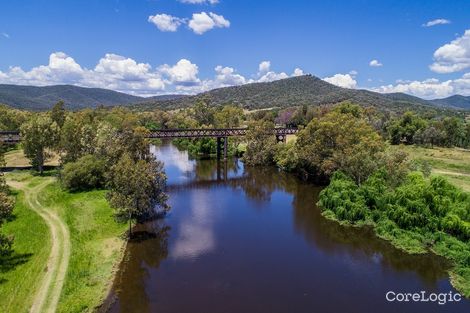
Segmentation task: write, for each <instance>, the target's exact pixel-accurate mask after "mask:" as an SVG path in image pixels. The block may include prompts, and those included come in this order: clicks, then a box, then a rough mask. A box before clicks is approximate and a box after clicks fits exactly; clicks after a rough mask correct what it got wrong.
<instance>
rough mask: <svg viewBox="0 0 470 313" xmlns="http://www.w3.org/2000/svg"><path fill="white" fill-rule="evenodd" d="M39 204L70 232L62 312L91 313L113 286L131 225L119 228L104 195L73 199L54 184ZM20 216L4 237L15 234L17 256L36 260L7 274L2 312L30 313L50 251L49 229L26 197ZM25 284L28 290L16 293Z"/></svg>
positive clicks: (34, 180) (33, 180)
mask: <svg viewBox="0 0 470 313" xmlns="http://www.w3.org/2000/svg"><path fill="white" fill-rule="evenodd" d="M8 175H9V179H18V180H22V181H23V182H24V181H26V182H27V183H29V184H30V186H33V185H37V184H39V183H41V180H43V179H45V178H43V177H33V176H31V175H30V174H29V173H25V172H21V173H19V172H17V173H10V174H8ZM39 202H40V203H41V204H42V205H43V206H45V207H47V208H48V209H50V210H54V211H56V212H57V214H58V216H59V217H60V218H61V219H62V220H63V221H64V222H65V223H66V224H67V226H68V228H69V232H70V241H71V255H70V260H69V266H68V270H67V274H66V279H65V283H64V287H63V289H62V293H61V297H60V300H59V304H58V308H57V311H58V312H91V311H93V310H94V308H96V306H98V305H99V304H100V303H101V302H102V300H103V299H104V298H105V297H106V295H107V292H108V289H109V287H110V285H111V283H112V279H113V276H114V273H113V272H114V269H115V267H116V266H117V265H118V264H119V262H120V260H121V258H122V254H123V248H124V245H125V240H123V239H122V237H121V235H122V234H123V233H124V232H125V230H126V229H127V228H126V225H125V224H119V223H116V221H115V220H114V217H113V211H112V209H111V208H110V207H109V205H108V204H107V202H106V199H105V191H102V190H98V191H90V192H81V193H68V192H65V191H63V190H62V189H61V188H60V185H59V183H58V182H57V181H54V182H53V183H52V184H50V185H48V186H47V187H46V188H45V189H44V191H43V192H42V193H41V194H40V196H39ZM15 214H16V215H17V217H16V219H15V220H14V221H12V222H9V223H8V224H7V225H6V227H5V232H6V233H9V234H15V237H16V238H15V253H32V255H33V256H31V257H30V258H29V259H27V260H26V263H24V264H23V265H21V266H17V267H16V268H15V270H14V271H9V272H6V273H4V274H2V277H4V278H5V279H7V281H6V282H4V283H2V284H0V294H1V295H2V297H0V312H27V311H28V308H29V306H30V305H31V303H30V302H28V299H31V298H32V297H33V296H34V293H35V292H34V291H35V290H37V288H35V287H37V285H38V283H40V280H41V279H40V277H41V275H40V274H41V272H42V271H44V266H45V263H46V261H47V257H48V254H49V250H50V237H49V233H48V229H47V226H46V225H45V224H44V222H43V221H42V219H41V218H40V217H39V216H38V215H36V214H35V213H34V212H32V211H31V210H29V209H28V208H27V207H26V206H25V205H24V203H23V201H22V196H21V193H20V194H19V197H18V204H17V208H16V209H15ZM31 273H35V274H36V275H31ZM20 281H21V282H22V283H23V286H24V288H20V289H21V291H20V292H16V293H15V292H13V291H14V289H15V288H16V289H18V288H17V287H16V286H17V285H18V282H20ZM3 295H8V296H6V297H5V296H3ZM10 303H11V305H10ZM7 305H9V306H8V307H7ZM3 308H9V309H8V310H4V309H3Z"/></svg>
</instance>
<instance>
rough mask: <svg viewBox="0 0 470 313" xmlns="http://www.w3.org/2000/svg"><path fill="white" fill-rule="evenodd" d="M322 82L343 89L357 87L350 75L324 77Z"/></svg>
mask: <svg viewBox="0 0 470 313" xmlns="http://www.w3.org/2000/svg"><path fill="white" fill-rule="evenodd" d="M323 80H324V81H326V82H329V83H330V84H333V85H336V86H339V87H343V88H356V86H357V81H356V80H355V79H354V77H353V75H351V74H335V75H333V76H331V77H325V78H323Z"/></svg>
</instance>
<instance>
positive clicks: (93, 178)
mask: <svg viewBox="0 0 470 313" xmlns="http://www.w3.org/2000/svg"><path fill="white" fill-rule="evenodd" d="M105 173H106V163H105V162H104V160H102V159H99V158H97V157H96V156H94V155H85V156H83V157H81V158H79V159H78V160H77V161H76V162H69V163H66V164H65V165H64V168H63V170H62V172H61V175H60V179H61V182H62V186H63V187H64V188H65V189H67V190H69V191H83V190H91V189H100V188H103V187H104V186H105Z"/></svg>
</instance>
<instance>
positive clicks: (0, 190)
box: [0, 146, 15, 256]
mask: <svg viewBox="0 0 470 313" xmlns="http://www.w3.org/2000/svg"><path fill="white" fill-rule="evenodd" d="M1 148H2V147H1V146H0V168H1V167H3V166H5V159H4V156H3V150H2V149H1ZM7 192H8V187H7V185H6V182H5V177H4V176H3V172H1V171H0V228H1V226H2V224H3V223H4V221H5V220H7V219H8V218H9V217H10V216H11V214H12V212H13V207H14V205H15V202H14V200H13V199H12V198H11V197H9V196H8V194H7ZM12 244H13V238H12V237H7V236H5V235H2V234H1V233H0V256H1V255H5V254H8V253H10V252H11V246H12Z"/></svg>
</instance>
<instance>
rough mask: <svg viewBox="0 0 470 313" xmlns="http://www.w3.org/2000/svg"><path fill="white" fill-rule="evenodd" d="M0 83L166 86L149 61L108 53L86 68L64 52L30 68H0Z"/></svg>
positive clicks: (135, 89)
mask: <svg viewBox="0 0 470 313" xmlns="http://www.w3.org/2000/svg"><path fill="white" fill-rule="evenodd" d="M0 83H9V84H20V85H36V86H45V85H56V84H73V85H77V86H83V87H97V88H107V89H112V90H117V91H122V92H127V93H132V94H155V93H158V92H159V91H162V90H164V89H165V84H164V81H163V79H162V78H161V73H159V72H156V71H151V66H150V65H149V64H146V63H137V62H136V61H134V60H132V59H130V58H125V57H122V56H119V55H116V54H106V55H105V56H104V57H103V58H101V59H100V60H99V61H98V64H97V65H96V67H95V68H94V69H86V68H83V67H81V66H80V65H79V64H78V63H77V62H75V60H74V59H73V58H72V57H70V56H68V55H67V54H65V53H63V52H54V53H51V55H50V56H49V63H48V64H47V65H40V66H37V67H33V68H32V69H31V70H29V71H25V70H23V69H22V68H20V67H10V68H9V70H8V71H6V72H2V71H0Z"/></svg>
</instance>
